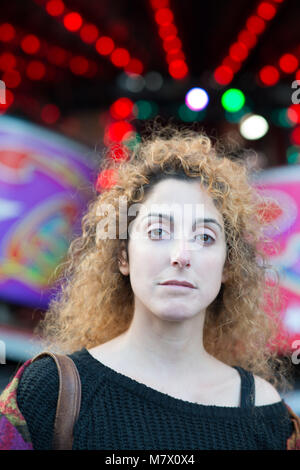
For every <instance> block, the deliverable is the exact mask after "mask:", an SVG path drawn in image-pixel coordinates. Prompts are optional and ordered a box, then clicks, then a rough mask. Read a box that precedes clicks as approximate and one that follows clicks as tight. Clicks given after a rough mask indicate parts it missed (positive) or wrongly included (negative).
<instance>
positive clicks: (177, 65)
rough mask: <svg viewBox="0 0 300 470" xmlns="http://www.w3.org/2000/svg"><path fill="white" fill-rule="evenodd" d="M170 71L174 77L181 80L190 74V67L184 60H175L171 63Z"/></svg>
mask: <svg viewBox="0 0 300 470" xmlns="http://www.w3.org/2000/svg"><path fill="white" fill-rule="evenodd" d="M169 73H170V75H171V76H172V77H173V78H176V79H177V80H180V79H182V78H184V77H185V76H186V75H187V74H188V68H187V65H186V63H185V62H184V60H180V59H177V60H173V61H172V62H170V64H169Z"/></svg>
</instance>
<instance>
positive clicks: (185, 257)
mask: <svg viewBox="0 0 300 470" xmlns="http://www.w3.org/2000/svg"><path fill="white" fill-rule="evenodd" d="M171 263H172V265H173V266H177V265H179V266H180V267H185V266H190V265H191V251H190V250H189V249H188V242H187V241H186V240H179V241H178V243H177V244H176V247H175V249H174V252H173V253H172V255H171Z"/></svg>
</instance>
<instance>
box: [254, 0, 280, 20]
mask: <svg viewBox="0 0 300 470" xmlns="http://www.w3.org/2000/svg"><path fill="white" fill-rule="evenodd" d="M257 14H258V15H259V16H260V17H261V18H263V19H264V20H267V21H268V20H271V19H272V18H273V17H274V16H275V15H276V8H275V7H274V5H272V4H271V3H269V2H262V3H260V4H259V5H258V7H257Z"/></svg>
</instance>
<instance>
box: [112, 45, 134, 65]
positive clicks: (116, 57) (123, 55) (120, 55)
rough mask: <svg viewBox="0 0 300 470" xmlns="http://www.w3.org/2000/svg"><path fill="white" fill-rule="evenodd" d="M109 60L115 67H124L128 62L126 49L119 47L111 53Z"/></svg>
mask: <svg viewBox="0 0 300 470" xmlns="http://www.w3.org/2000/svg"><path fill="white" fill-rule="evenodd" d="M110 60H111V61H112V63H113V64H114V65H115V66H116V67H126V65H128V64H129V61H130V55H129V52H128V51H127V50H126V49H123V48H121V47H119V48H117V49H115V50H114V51H113V52H112V53H111V56H110Z"/></svg>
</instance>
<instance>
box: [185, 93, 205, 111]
mask: <svg viewBox="0 0 300 470" xmlns="http://www.w3.org/2000/svg"><path fill="white" fill-rule="evenodd" d="M208 101H209V98H208V94H207V93H206V91H205V90H203V88H192V89H191V90H190V91H188V92H187V94H186V96H185V104H186V105H187V107H188V108H190V109H192V110H193V111H200V110H201V109H204V108H205V107H206V106H207V104H208Z"/></svg>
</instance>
